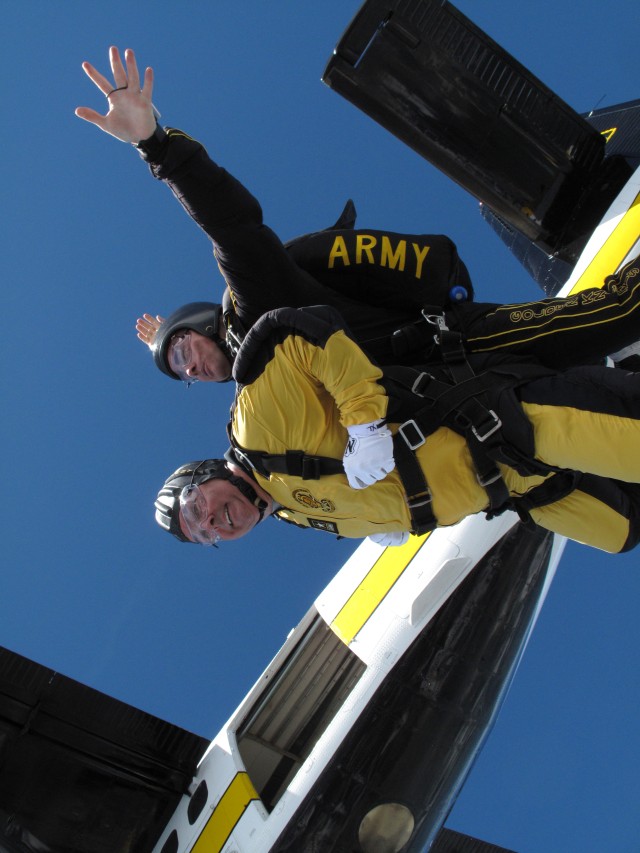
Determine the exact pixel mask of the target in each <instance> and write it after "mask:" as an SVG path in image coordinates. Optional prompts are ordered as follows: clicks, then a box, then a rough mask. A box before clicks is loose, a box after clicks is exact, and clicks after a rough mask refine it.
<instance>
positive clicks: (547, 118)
mask: <svg viewBox="0 0 640 853" xmlns="http://www.w3.org/2000/svg"><path fill="white" fill-rule="evenodd" d="M323 81H324V82H325V83H326V84H327V85H329V86H330V87H331V88H332V89H334V90H335V91H337V92H338V93H339V94H341V95H343V96H344V97H345V98H347V100H349V101H351V102H352V103H353V104H354V105H355V106H357V107H358V108H359V109H360V110H362V111H363V112H365V113H366V114H367V115H369V116H371V118H373V119H375V121H377V122H378V123H379V124H381V125H382V126H383V127H385V128H387V129H388V130H389V131H391V132H392V133H393V134H395V135H396V136H397V137H398V138H399V139H401V140H402V141H403V142H405V143H406V144H407V145H409V146H410V147H411V148H413V149H414V150H415V151H417V152H418V153H419V154H420V155H422V156H423V157H424V158H425V159H427V160H429V161H430V162H432V163H433V164H434V165H436V166H437V167H438V168H439V169H440V170H441V171H443V172H444V173H445V174H446V175H448V176H449V177H450V178H452V179H453V180H454V181H456V182H457V183H458V184H460V185H461V186H462V187H464V188H465V189H466V190H468V191H469V192H470V193H472V194H473V195H474V196H476V197H477V198H479V199H480V200H481V201H483V203H484V204H485V205H486V207H488V208H490V210H491V212H492V213H493V214H494V215H496V216H497V217H499V219H500V220H501V221H502V222H503V223H505V224H506V225H507V226H508V227H510V228H512V229H514V230H515V231H516V232H518V233H519V234H522V235H523V236H524V237H525V238H526V239H527V240H529V241H532V242H534V243H535V245H536V246H538V247H539V249H540V250H541V251H543V252H545V253H546V254H547V255H551V254H553V255H555V256H557V257H559V258H560V259H561V260H564V261H565V262H568V263H570V264H573V263H575V260H576V259H577V257H578V256H579V254H580V252H581V251H582V249H583V248H584V245H585V243H586V240H587V239H588V237H589V236H590V234H591V232H592V230H593V228H594V227H595V224H597V223H598V222H599V221H600V219H601V218H602V215H603V214H604V212H605V211H606V209H607V207H608V206H609V204H610V202H611V201H612V200H613V198H614V197H615V195H616V194H617V192H618V190H619V189H620V187H621V186H622V185H623V184H624V183H625V182H626V180H627V179H628V177H629V175H630V174H631V169H630V167H629V164H628V162H627V160H626V159H625V158H624V157H615V158H612V157H607V156H605V142H606V140H605V137H604V136H603V135H602V134H601V133H599V132H598V130H597V129H596V128H595V127H593V126H592V124H591V123H590V122H589V121H587V120H586V119H585V118H584V117H583V116H580V115H579V114H578V113H576V112H575V111H574V110H573V109H572V108H571V107H569V106H568V105H567V104H565V103H564V102H563V101H562V100H561V99H560V98H559V97H558V96H557V95H555V94H554V93H553V92H552V91H551V90H550V89H548V88H547V87H546V86H545V85H544V84H543V83H541V82H540V81H539V80H538V79H537V78H536V77H535V76H534V75H533V74H531V72H529V71H528V70H527V69H526V68H525V67H524V66H523V65H521V64H520V63H519V62H517V61H516V60H515V59H514V58H513V57H512V56H510V55H509V54H508V53H507V52H506V51H505V50H504V49H503V48H501V47H500V46H499V45H498V44H496V42H494V41H493V40H492V39H491V38H490V37H489V36H488V35H486V34H485V33H484V32H483V31H482V30H480V29H479V28H478V27H477V26H476V25H475V24H473V23H472V22H471V21H470V20H469V19H468V18H466V17H465V16H464V15H463V14H462V13H461V12H459V11H458V10H457V9H456V8H455V7H454V6H452V5H451V4H450V3H448V2H446V0H444V2H443V0H367V2H366V3H365V4H364V5H363V6H362V7H361V9H360V11H359V12H358V14H357V15H356V17H355V18H354V19H353V21H352V22H351V24H350V25H349V27H348V28H347V30H346V31H345V33H344V35H343V36H342V38H341V39H340V42H339V43H338V46H337V47H336V49H335V52H334V55H333V57H332V58H331V60H330V61H329V63H328V65H327V68H326V70H325V72H324V75H323Z"/></svg>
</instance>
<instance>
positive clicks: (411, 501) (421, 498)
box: [407, 491, 433, 510]
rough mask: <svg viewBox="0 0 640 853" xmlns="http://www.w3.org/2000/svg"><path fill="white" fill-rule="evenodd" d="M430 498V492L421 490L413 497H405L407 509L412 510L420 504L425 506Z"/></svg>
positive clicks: (429, 501)
mask: <svg viewBox="0 0 640 853" xmlns="http://www.w3.org/2000/svg"><path fill="white" fill-rule="evenodd" d="M432 500H433V498H432V496H431V492H429V491H427V492H421V493H420V494H419V495H416V496H415V497H413V498H407V506H408V507H409V509H411V510H413V509H417V508H418V507H421V506H427V505H428V504H430V503H431V501H432Z"/></svg>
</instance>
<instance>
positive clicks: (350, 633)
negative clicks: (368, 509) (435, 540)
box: [331, 533, 430, 645]
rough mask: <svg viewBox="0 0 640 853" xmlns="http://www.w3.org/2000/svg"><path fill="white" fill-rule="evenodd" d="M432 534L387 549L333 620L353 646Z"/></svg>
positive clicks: (333, 623) (340, 635) (332, 626)
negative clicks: (361, 631) (368, 621)
mask: <svg viewBox="0 0 640 853" xmlns="http://www.w3.org/2000/svg"><path fill="white" fill-rule="evenodd" d="M429 536H430V534H429V533H426V534H425V535H424V536H411V537H410V538H409V541H408V542H407V543H406V544H404V545H401V546H400V547H398V548H393V547H390V548H386V549H385V551H384V552H383V553H382V554H381V555H380V559H378V560H376V562H375V563H374V564H373V566H372V567H371V568H370V569H369V571H368V572H367V575H366V577H365V578H364V579H363V581H362V583H361V584H360V585H359V586H358V588H357V589H356V590H354V592H353V593H352V595H351V596H350V598H349V599H348V601H347V602H346V603H345V605H344V607H343V608H342V610H340V612H339V613H338V615H337V616H336V618H335V619H334V620H333V622H332V623H331V630H332V631H333V632H334V633H335V634H337V635H338V637H340V639H341V640H342V642H343V643H346V645H349V643H350V642H351V641H352V640H353V638H354V637H355V636H356V634H357V633H358V631H359V630H360V629H361V628H362V626H363V625H364V624H365V622H366V621H367V620H368V619H369V618H370V617H371V615H372V614H373V612H374V611H375V610H376V609H377V607H379V605H380V603H381V602H382V600H383V599H384V598H385V596H386V595H387V594H388V593H389V591H390V589H391V588H392V586H393V585H394V584H395V582H396V581H397V580H398V578H399V577H400V575H401V574H402V573H403V572H404V570H405V569H406V568H407V566H408V565H409V563H410V562H411V561H412V560H413V558H414V557H415V555H416V554H417V553H418V551H419V550H420V548H422V546H423V545H424V543H425V542H426V540H427V538H428V537H429Z"/></svg>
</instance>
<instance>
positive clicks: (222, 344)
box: [215, 337, 237, 384]
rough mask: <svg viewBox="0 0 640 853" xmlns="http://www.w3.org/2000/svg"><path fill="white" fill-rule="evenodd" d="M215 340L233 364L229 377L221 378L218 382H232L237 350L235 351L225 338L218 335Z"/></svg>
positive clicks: (231, 364)
mask: <svg viewBox="0 0 640 853" xmlns="http://www.w3.org/2000/svg"><path fill="white" fill-rule="evenodd" d="M215 342H216V343H217V344H218V346H219V347H220V349H221V350H222V352H223V354H224V355H225V356H226V358H227V360H228V362H229V364H230V366H231V369H230V371H229V375H228V376H227V378H226V379H221V380H220V382H219V383H218V384H222V383H223V382H231V380H232V379H233V362H234V361H235V358H236V352H237V350H235V351H234V350H233V349H232V348H231V347H230V346H229V344H228V343H227V340H226V339H225V338H220V337H217V338H216V339H215Z"/></svg>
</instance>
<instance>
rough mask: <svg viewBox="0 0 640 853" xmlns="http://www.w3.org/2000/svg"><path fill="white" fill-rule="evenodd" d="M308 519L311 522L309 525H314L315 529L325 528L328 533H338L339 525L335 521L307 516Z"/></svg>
mask: <svg viewBox="0 0 640 853" xmlns="http://www.w3.org/2000/svg"><path fill="white" fill-rule="evenodd" d="M307 521H308V522H309V527H313V529H314V530H324V531H325V532H326V533H335V534H336V535H337V534H338V525H337V524H336V523H335V521H329V520H326V521H325V520H324V519H321V518H307Z"/></svg>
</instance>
